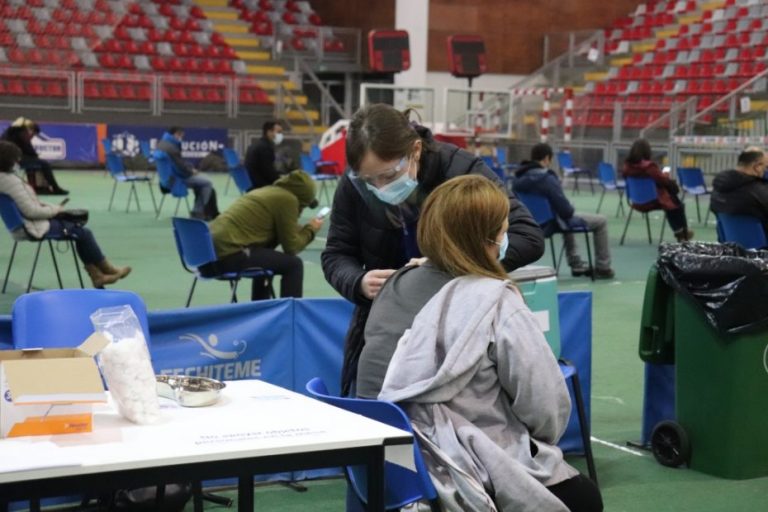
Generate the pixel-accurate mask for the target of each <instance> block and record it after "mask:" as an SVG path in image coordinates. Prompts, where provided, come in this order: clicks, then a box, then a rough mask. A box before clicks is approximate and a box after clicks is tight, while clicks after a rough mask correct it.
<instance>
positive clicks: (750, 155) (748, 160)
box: [739, 151, 763, 167]
mask: <svg viewBox="0 0 768 512" xmlns="http://www.w3.org/2000/svg"><path fill="white" fill-rule="evenodd" d="M762 158H763V152H762V151H742V152H741V153H739V165H740V166H742V167H746V166H747V165H753V164H755V163H757V162H759V161H760V160H761V159H762Z"/></svg>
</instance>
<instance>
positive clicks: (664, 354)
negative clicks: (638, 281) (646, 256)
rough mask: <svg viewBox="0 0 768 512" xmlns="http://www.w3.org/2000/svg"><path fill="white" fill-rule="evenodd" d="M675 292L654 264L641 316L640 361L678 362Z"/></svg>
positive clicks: (654, 362) (646, 286) (647, 281)
mask: <svg viewBox="0 0 768 512" xmlns="http://www.w3.org/2000/svg"><path fill="white" fill-rule="evenodd" d="M674 295H675V294H674V290H672V288H670V287H669V286H667V284H666V283H665V282H664V280H663V279H662V278H661V275H660V274H659V269H658V267H657V266H656V265H651V268H650V270H649V271H648V278H647V280H646V282H645V296H644V298H643V311H642V315H641V317H640V343H639V353H640V359H642V360H643V361H645V362H646V363H653V364H672V363H674V362H675V344H674V341H675V338H674V336H675V326H674V323H675V322H674V304H675V301H674V300H673V299H674Z"/></svg>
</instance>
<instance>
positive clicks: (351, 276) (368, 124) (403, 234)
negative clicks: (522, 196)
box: [321, 104, 544, 395]
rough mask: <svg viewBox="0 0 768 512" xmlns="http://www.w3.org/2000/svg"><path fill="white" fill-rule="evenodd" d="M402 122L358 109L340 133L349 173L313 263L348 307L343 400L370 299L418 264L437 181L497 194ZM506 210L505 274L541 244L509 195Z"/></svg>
mask: <svg viewBox="0 0 768 512" xmlns="http://www.w3.org/2000/svg"><path fill="white" fill-rule="evenodd" d="M408 115H409V112H408V111H406V112H405V113H403V112H400V111H398V110H396V109H395V108H393V107H391V106H389V105H384V104H371V105H366V106H365V107H362V108H361V109H360V110H358V111H357V112H356V113H355V114H354V115H353V116H352V120H351V122H350V125H349V130H348V132H347V141H346V143H347V146H346V153H347V163H348V168H349V169H348V172H347V173H346V174H345V175H344V176H343V177H342V179H341V180H340V182H339V185H338V188H337V189H336V194H335V196H334V200H333V211H332V214H331V225H330V228H329V233H328V240H327V244H326V248H325V250H324V251H323V253H322V257H321V260H322V267H323V272H324V274H325V278H326V280H327V281H328V282H329V283H330V284H331V286H333V287H334V288H335V289H336V290H337V291H338V292H339V293H340V294H341V295H342V296H344V297H345V298H347V299H348V300H350V301H352V302H353V303H354V304H355V305H356V307H355V311H354V313H353V316H352V320H351V322H350V326H349V329H348V331H347V335H346V340H345V346H344V363H343V367H342V394H343V395H350V394H351V395H354V389H353V387H354V381H355V376H356V374H357V362H358V359H359V356H360V352H361V350H362V348H363V346H364V345H365V341H364V336H363V330H364V328H365V322H366V320H367V318H368V313H369V311H370V307H371V303H372V301H373V299H374V298H375V297H376V295H377V294H378V293H379V290H380V289H381V287H382V286H383V284H384V282H385V281H386V280H387V278H388V277H389V276H391V275H392V274H393V273H394V272H395V271H396V270H397V269H399V268H401V267H403V266H405V265H406V264H407V263H408V262H409V261H410V260H412V259H415V258H420V257H421V251H420V250H419V247H418V244H417V242H416V227H417V225H418V221H419V215H420V211H421V206H422V204H423V202H424V200H425V199H426V198H427V196H429V194H430V193H431V192H432V191H433V190H434V189H435V188H436V187H437V186H439V185H440V184H442V183H444V182H445V181H447V180H449V179H451V178H453V177H456V176H462V175H466V174H477V175H481V176H484V177H486V178H487V179H489V180H492V181H494V182H496V183H498V184H499V186H502V184H501V182H500V180H499V178H498V177H497V176H496V174H495V173H494V172H493V171H491V170H490V169H489V168H488V167H487V166H486V165H485V164H484V163H483V161H482V160H481V159H480V158H478V157H476V156H474V155H472V154H470V153H468V152H466V151H463V150H461V149H459V148H458V147H456V146H454V145H452V144H448V143H441V142H438V141H435V140H434V139H433V137H432V133H431V132H430V131H429V130H428V129H427V128H425V127H423V126H420V125H418V124H414V123H411V122H410V120H409V118H408ZM509 207H510V211H509V229H508V236H509V247H508V248H507V250H506V251H505V255H504V257H503V259H502V265H503V266H504V268H505V269H506V270H507V271H512V270H514V269H516V268H518V267H521V266H523V265H527V264H529V263H533V262H534V261H536V260H538V259H539V258H540V257H541V255H542V254H543V253H544V237H543V235H542V232H541V229H539V226H538V224H537V223H536V221H534V220H533V218H532V217H531V214H530V213H529V212H528V210H527V209H526V208H525V207H524V206H523V205H522V204H521V203H520V201H518V200H517V198H515V197H514V195H512V194H511V193H510V194H509Z"/></svg>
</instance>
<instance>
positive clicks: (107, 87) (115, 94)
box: [101, 82, 121, 100]
mask: <svg viewBox="0 0 768 512" xmlns="http://www.w3.org/2000/svg"><path fill="white" fill-rule="evenodd" d="M101 97H102V98H104V99H107V100H118V99H120V98H121V96H120V91H118V90H117V86H116V85H115V84H113V83H112V82H105V83H104V84H102V86H101Z"/></svg>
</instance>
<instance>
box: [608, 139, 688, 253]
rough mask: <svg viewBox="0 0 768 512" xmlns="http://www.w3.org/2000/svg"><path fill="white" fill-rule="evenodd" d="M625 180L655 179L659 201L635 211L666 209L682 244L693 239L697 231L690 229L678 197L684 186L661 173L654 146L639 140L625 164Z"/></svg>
mask: <svg viewBox="0 0 768 512" xmlns="http://www.w3.org/2000/svg"><path fill="white" fill-rule="evenodd" d="M622 175H623V176H624V178H629V177H637V178H642V177H646V178H651V179H652V180H653V181H654V182H655V183H656V193H657V194H658V199H657V200H656V201H651V202H650V203H647V204H643V205H639V206H635V210H637V211H640V212H649V211H651V210H658V209H659V208H661V209H662V210H664V214H665V215H666V217H667V222H668V223H669V227H670V228H672V231H674V233H675V238H676V239H677V241H678V242H685V241H686V240H691V239H692V238H693V231H691V230H690V229H688V218H687V217H686V216H685V205H683V203H682V201H680V198H679V197H677V195H678V194H679V193H680V187H678V186H677V183H676V182H675V180H673V179H672V178H670V177H669V176H667V174H665V173H663V172H661V170H660V169H659V166H658V165H656V162H654V161H652V160H651V145H650V144H649V143H648V141H647V140H645V139H637V140H636V141H635V142H634V143H633V144H632V147H631V148H630V149H629V155H628V156H627V159H626V160H625V161H624V170H623V171H622Z"/></svg>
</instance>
